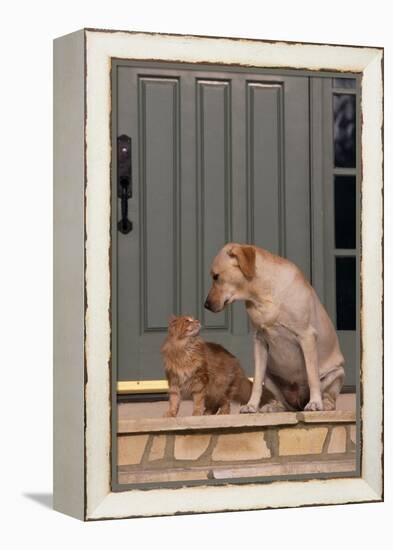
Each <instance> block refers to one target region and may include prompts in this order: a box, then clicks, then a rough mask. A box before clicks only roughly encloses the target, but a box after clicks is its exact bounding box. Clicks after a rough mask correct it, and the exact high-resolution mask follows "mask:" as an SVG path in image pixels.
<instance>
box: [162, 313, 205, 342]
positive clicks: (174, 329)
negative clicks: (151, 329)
mask: <svg viewBox="0 0 393 550" xmlns="http://www.w3.org/2000/svg"><path fill="white" fill-rule="evenodd" d="M200 330H201V323H200V322H199V321H198V320H197V319H194V318H193V317H189V316H186V315H181V316H175V315H172V316H171V317H170V318H169V325H168V333H169V334H170V335H171V336H175V337H177V338H188V337H190V336H197V335H198V334H199V332H200Z"/></svg>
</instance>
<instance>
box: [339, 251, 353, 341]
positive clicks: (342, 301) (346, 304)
mask: <svg viewBox="0 0 393 550" xmlns="http://www.w3.org/2000/svg"><path fill="white" fill-rule="evenodd" d="M336 317H337V330H356V258H355V257H352V258H341V257H340V258H339V257H337V258H336Z"/></svg>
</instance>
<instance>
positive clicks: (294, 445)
mask: <svg viewBox="0 0 393 550" xmlns="http://www.w3.org/2000/svg"><path fill="white" fill-rule="evenodd" d="M327 433H328V428H325V427H320V428H317V427H315V428H309V429H305V428H298V429H290V428H283V429H281V430H279V432H278V441H279V454H280V455H281V456H291V455H292V456H293V455H309V454H319V453H321V452H322V449H323V444H324V442H325V439H326V436H327Z"/></svg>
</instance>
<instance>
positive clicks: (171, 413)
mask: <svg viewBox="0 0 393 550" xmlns="http://www.w3.org/2000/svg"><path fill="white" fill-rule="evenodd" d="M175 416H176V413H175V412H174V411H166V412H164V414H163V415H162V417H163V418H174V417H175Z"/></svg>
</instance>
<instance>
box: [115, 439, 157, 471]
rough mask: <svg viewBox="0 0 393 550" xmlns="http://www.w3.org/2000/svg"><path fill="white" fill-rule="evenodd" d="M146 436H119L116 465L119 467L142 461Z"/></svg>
mask: <svg viewBox="0 0 393 550" xmlns="http://www.w3.org/2000/svg"><path fill="white" fill-rule="evenodd" d="M148 439H149V436H148V435H131V436H120V437H118V439H117V463H118V465H119V466H123V465H126V464H139V463H140V461H141V460H142V456H143V452H144V450H145V447H146V443H147V440H148Z"/></svg>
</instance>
